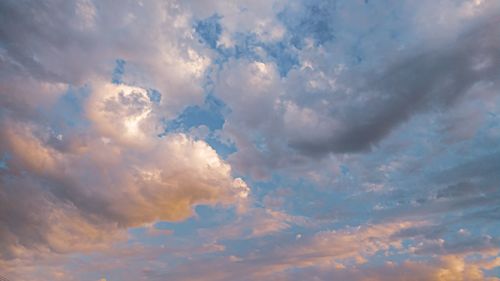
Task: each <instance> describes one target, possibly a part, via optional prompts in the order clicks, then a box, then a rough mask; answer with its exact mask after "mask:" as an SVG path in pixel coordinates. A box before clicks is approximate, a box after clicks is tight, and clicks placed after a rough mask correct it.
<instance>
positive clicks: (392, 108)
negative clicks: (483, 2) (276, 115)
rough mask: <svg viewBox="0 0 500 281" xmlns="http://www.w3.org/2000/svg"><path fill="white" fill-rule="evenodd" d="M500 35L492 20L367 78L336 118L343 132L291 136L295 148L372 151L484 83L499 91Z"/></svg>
mask: <svg viewBox="0 0 500 281" xmlns="http://www.w3.org/2000/svg"><path fill="white" fill-rule="evenodd" d="M498 34H500V28H499V20H498V17H493V18H490V19H488V20H486V21H485V22H483V23H481V24H478V25H477V26H474V27H473V28H471V29H470V30H469V31H467V32H465V33H464V34H462V35H460V36H459V37H458V38H457V39H456V40H454V41H451V42H446V43H441V45H440V46H437V47H427V46H423V47H422V48H423V50H416V52H417V54H416V55H414V54H412V55H410V56H409V57H407V58H397V59H395V60H396V62H395V63H393V64H391V65H390V66H388V67H387V68H386V69H385V70H384V71H383V72H382V73H381V74H377V73H368V74H364V76H365V77H364V78H363V79H360V80H361V81H363V80H364V81H367V82H365V83H364V84H365V85H364V86H363V87H361V88H354V91H356V92H357V93H356V94H355V99H353V100H351V102H350V104H348V105H347V109H345V108H343V109H342V112H344V113H342V114H341V115H340V116H337V115H332V118H336V119H338V120H340V121H341V126H340V128H338V129H333V131H332V132H331V134H330V137H327V138H324V139H314V138H311V139H307V138H301V139H300V140H297V141H295V140H294V139H293V137H292V139H291V140H290V143H291V145H292V146H293V147H296V148H297V149H299V150H301V151H303V152H305V153H308V154H313V155H317V154H324V153H328V152H335V153H344V152H357V151H363V150H369V149H370V147H372V146H373V145H375V144H377V143H378V142H379V141H380V140H382V139H383V138H384V137H385V136H387V135H388V134H389V133H390V132H391V131H392V130H393V129H394V128H396V127H397V126H399V125H401V124H402V123H404V122H405V121H407V120H408V119H409V118H411V117H412V116H413V115H415V114H417V113H419V112H425V111H429V110H446V108H447V107H450V106H452V105H453V104H454V103H455V102H456V101H457V100H459V99H460V98H462V97H464V96H465V95H466V94H467V92H468V91H469V90H471V88H473V87H474V86H475V85H478V84H479V83H484V84H492V85H496V86H492V88H495V87H498V82H499V77H500V54H499V53H498V49H500V37H499V36H498ZM352 83H353V84H355V83H356V81H355V80H352ZM357 100H361V102H357ZM353 104H354V105H353Z"/></svg>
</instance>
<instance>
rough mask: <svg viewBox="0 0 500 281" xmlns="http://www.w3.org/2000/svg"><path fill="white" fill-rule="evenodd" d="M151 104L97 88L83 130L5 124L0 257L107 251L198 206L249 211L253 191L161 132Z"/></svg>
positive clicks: (202, 151)
mask: <svg viewBox="0 0 500 281" xmlns="http://www.w3.org/2000/svg"><path fill="white" fill-rule="evenodd" d="M56 89H58V88H56ZM153 105H154V103H153V102H152V101H150V100H149V99H148V98H147V91H146V90H145V89H143V88H138V87H131V86H126V85H113V84H111V83H99V82H96V83H95V84H94V85H93V88H92V90H91V92H90V94H89V97H88V99H87V102H86V103H84V104H83V106H84V110H83V112H82V114H84V117H85V118H84V119H83V121H86V122H87V125H86V126H84V127H79V126H77V127H74V128H72V129H67V130H66V131H65V132H64V133H61V134H60V133H58V132H56V131H54V130H56V127H51V126H50V125H51V124H50V123H44V122H40V120H30V119H28V118H19V117H18V116H17V113H16V112H9V111H7V113H5V114H4V115H3V116H2V117H3V118H2V123H1V128H2V133H1V134H2V137H1V139H2V141H1V142H0V151H1V154H2V155H6V160H5V166H6V168H4V169H2V170H1V171H0V172H1V186H2V189H1V192H0V201H1V204H0V210H1V212H0V213H1V215H0V220H1V229H2V232H1V233H2V234H1V235H0V248H1V249H2V255H1V258H2V259H7V260H8V259H13V258H31V257H36V256H38V255H44V254H51V253H69V252H74V251H89V250H95V249H103V248H106V247H108V246H109V243H110V242H113V241H115V240H116V239H120V236H121V237H122V238H124V237H123V235H124V232H123V231H124V230H125V229H126V228H128V227H132V226H140V225H144V224H147V223H150V222H154V221H157V220H167V221H179V220H183V219H185V218H187V217H189V216H191V215H192V214H193V209H192V208H193V206H194V205H197V204H209V205H215V204H222V205H226V206H227V205H241V206H242V204H243V202H244V200H245V198H246V196H247V195H248V187H247V186H246V184H245V183H244V182H243V181H242V180H241V179H239V178H236V179H235V178H233V177H232V176H231V167H230V166H229V165H228V164H227V163H225V162H224V161H223V160H222V159H220V158H219V156H218V155H217V153H216V152H215V151H214V150H213V149H212V148H211V147H210V146H209V145H208V144H206V143H205V142H203V141H199V140H198V141H197V140H193V139H191V138H189V137H187V136H186V135H183V134H167V135H166V136H164V137H163V138H159V137H158V136H157V134H155V133H154V128H155V126H154V124H156V123H157V122H158V120H157V115H156V111H155V109H154V108H153ZM18 106H20V107H22V108H23V109H24V110H30V108H29V107H26V106H24V105H18ZM48 109H51V107H50V106H48ZM46 115H50V113H49V112H47V113H46ZM45 117H46V116H45ZM48 119H49V120H50V118H48ZM77 121H78V120H77ZM151 128H153V129H151Z"/></svg>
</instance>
